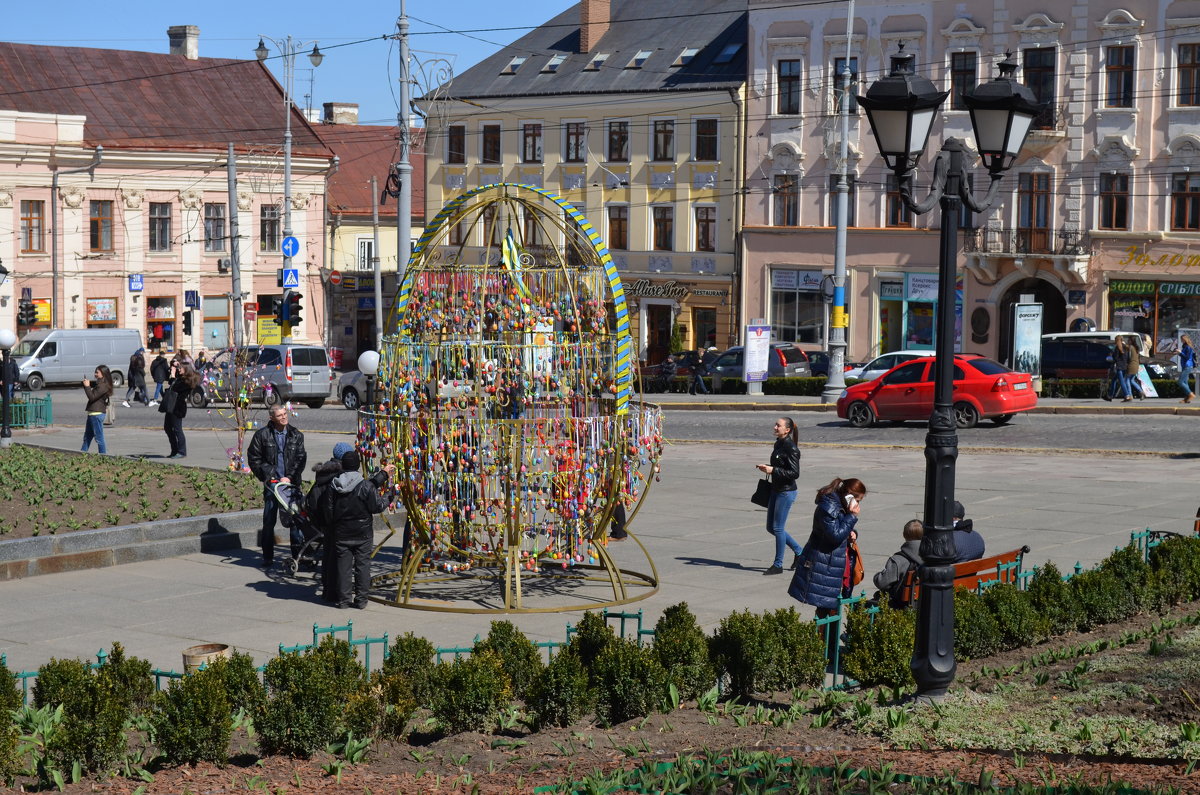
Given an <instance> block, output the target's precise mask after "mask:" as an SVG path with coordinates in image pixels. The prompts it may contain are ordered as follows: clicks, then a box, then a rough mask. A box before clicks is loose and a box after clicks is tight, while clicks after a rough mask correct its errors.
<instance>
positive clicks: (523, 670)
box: [475, 621, 542, 701]
mask: <svg viewBox="0 0 1200 795" xmlns="http://www.w3.org/2000/svg"><path fill="white" fill-rule="evenodd" d="M481 651H492V652H495V654H496V656H497V657H499V658H500V659H501V660H503V661H504V670H505V672H507V674H508V679H509V681H510V682H511V683H512V691H513V695H514V696H516V697H517V698H519V699H521V700H522V701H525V700H526V699H527V697H528V694H529V688H530V686H531V685H533V683H534V681H535V680H536V679H537V677H538V674H540V673H541V672H542V655H541V654H540V653H539V652H538V648H537V646H535V645H533V641H531V640H530V639H529V638H527V637H525V634H524V633H523V632H521V630H519V629H517V627H516V625H515V624H513V623H512V622H511V621H493V622H492V627H491V629H490V630H488V634H487V637H486V638H484V639H483V640H481V641H479V642H477V643H476V644H475V653H476V654H478V653H479V652H481Z"/></svg>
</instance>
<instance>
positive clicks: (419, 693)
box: [383, 632, 437, 704]
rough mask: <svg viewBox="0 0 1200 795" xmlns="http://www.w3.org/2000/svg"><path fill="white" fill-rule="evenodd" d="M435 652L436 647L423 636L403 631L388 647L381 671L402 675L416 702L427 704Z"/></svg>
mask: <svg viewBox="0 0 1200 795" xmlns="http://www.w3.org/2000/svg"><path fill="white" fill-rule="evenodd" d="M436 654H437V649H435V648H434V647H433V644H432V643H430V642H429V641H427V640H425V638H421V637H417V636H416V635H414V634H412V633H411V632H405V633H404V634H403V635H401V636H400V637H398V638H396V640H395V641H394V642H393V643H392V646H391V648H390V649H388V654H387V657H386V658H385V659H384V661H383V672H384V673H385V674H388V675H389V676H390V675H392V674H399V675H401V676H403V677H404V679H405V681H407V682H408V686H409V688H410V689H411V690H412V695H413V698H415V699H416V700H417V703H418V704H428V703H429V690H430V681H431V678H432V676H433V668H434V665H433V658H434V655H436Z"/></svg>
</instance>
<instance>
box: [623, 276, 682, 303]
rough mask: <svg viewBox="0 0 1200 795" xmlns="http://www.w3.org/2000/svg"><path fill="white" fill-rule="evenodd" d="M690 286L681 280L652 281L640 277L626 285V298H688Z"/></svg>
mask: <svg viewBox="0 0 1200 795" xmlns="http://www.w3.org/2000/svg"><path fill="white" fill-rule="evenodd" d="M687 294H688V288H687V286H686V285H682V284H680V283H679V282H674V281H671V282H652V281H650V280H649V279H638V280H637V281H635V282H630V283H629V284H628V285H627V286H626V287H625V297H626V298H676V299H678V298H686V297H687Z"/></svg>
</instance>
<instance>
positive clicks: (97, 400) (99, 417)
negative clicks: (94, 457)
mask: <svg viewBox="0 0 1200 795" xmlns="http://www.w3.org/2000/svg"><path fill="white" fill-rule="evenodd" d="M95 376H96V380H95V381H89V380H87V379H86V378H85V379H83V393H84V394H85V395H87V399H88V402H87V408H85V409H84V411H86V412H87V423H86V424H85V425H84V426H83V447H81V448H80V449H81V450H82V451H83V452H85V453H86V452H87V451H88V447H90V446H91V444H92V439H95V440H96V449H97V450H99V451H100V455H105V454H106V453H107V452H108V447H106V446H105V444H104V417H105V415H106V414H108V401H109V398H111V397H112V393H113V380H112V374H111V373H109V371H108V366H107V365H103V364H102V365H100V366H99V367H97V368H96V372H95Z"/></svg>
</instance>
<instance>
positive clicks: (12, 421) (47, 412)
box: [8, 394, 54, 428]
mask: <svg viewBox="0 0 1200 795" xmlns="http://www.w3.org/2000/svg"><path fill="white" fill-rule="evenodd" d="M8 412H9V423H8V424H9V427H12V428H46V427H49V426H50V425H52V424H53V423H54V406H53V405H52V404H51V402H50V396H49V395H45V396H43V397H33V396H32V395H22V394H17V395H14V396H13V400H12V402H11V403H9V404H8Z"/></svg>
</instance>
